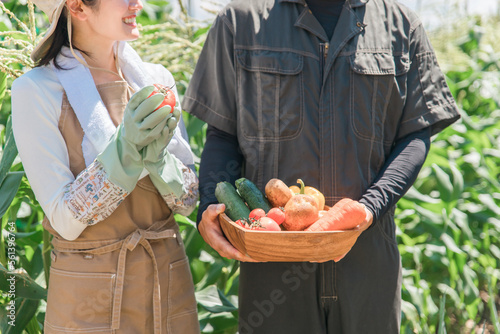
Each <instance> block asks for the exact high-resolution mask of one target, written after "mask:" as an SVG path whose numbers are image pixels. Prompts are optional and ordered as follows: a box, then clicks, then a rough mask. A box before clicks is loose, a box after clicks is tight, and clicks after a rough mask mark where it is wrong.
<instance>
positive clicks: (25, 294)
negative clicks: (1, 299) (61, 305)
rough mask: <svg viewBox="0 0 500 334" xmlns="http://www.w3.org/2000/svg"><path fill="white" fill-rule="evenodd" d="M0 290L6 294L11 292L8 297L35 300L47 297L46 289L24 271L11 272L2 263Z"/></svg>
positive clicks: (0, 266) (0, 267)
mask: <svg viewBox="0 0 500 334" xmlns="http://www.w3.org/2000/svg"><path fill="white" fill-rule="evenodd" d="M11 282H12V283H11ZM14 287H15V289H14ZM0 290H2V291H4V292H5V293H7V295H9V294H12V296H9V297H15V298H28V299H35V300H38V299H46V298H47V289H44V288H42V287H41V286H40V285H38V284H37V283H36V282H35V281H34V280H33V279H32V278H31V277H30V276H29V275H28V274H27V273H26V272H11V271H8V270H7V269H6V268H5V267H4V266H2V265H0Z"/></svg>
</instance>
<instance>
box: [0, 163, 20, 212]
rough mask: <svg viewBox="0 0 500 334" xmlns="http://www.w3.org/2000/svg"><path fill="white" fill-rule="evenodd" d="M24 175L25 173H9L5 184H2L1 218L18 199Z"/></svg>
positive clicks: (0, 199) (0, 190) (0, 189)
mask: <svg viewBox="0 0 500 334" xmlns="http://www.w3.org/2000/svg"><path fill="white" fill-rule="evenodd" d="M23 175H24V172H9V173H7V175H6V177H5V179H4V180H3V182H2V183H0V218H1V217H2V216H3V215H4V214H5V212H6V211H7V209H8V208H9V206H10V203H12V200H13V199H14V198H15V197H16V194H17V190H18V189H19V186H20V185H21V181H22V179H23Z"/></svg>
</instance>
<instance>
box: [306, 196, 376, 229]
mask: <svg viewBox="0 0 500 334" xmlns="http://www.w3.org/2000/svg"><path fill="white" fill-rule="evenodd" d="M365 218H366V212H365V206H364V205H363V204H361V203H359V202H358V201H355V200H352V199H350V198H343V199H341V200H340V201H338V202H337V203H336V204H335V205H334V206H333V207H331V208H330V209H329V210H328V211H327V212H326V213H325V214H324V215H323V216H322V217H321V218H319V219H318V220H316V222H314V224H312V225H311V226H309V227H308V228H307V229H306V231H338V230H350V229H353V228H355V227H356V226H358V225H360V224H361V223H362V222H363V221H364V220H365Z"/></svg>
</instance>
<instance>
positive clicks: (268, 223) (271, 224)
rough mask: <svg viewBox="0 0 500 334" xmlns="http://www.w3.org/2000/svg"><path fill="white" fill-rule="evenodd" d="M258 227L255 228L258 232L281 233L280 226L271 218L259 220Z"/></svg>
mask: <svg viewBox="0 0 500 334" xmlns="http://www.w3.org/2000/svg"><path fill="white" fill-rule="evenodd" d="M259 223H260V226H259V227H258V228H257V229H258V230H265V231H281V228H280V226H279V225H278V223H276V222H275V221H274V220H273V219H272V218H269V217H262V218H260V219H259Z"/></svg>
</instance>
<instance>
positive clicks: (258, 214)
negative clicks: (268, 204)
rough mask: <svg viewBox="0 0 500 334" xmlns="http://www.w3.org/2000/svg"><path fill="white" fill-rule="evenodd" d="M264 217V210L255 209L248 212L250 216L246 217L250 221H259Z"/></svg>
mask: <svg viewBox="0 0 500 334" xmlns="http://www.w3.org/2000/svg"><path fill="white" fill-rule="evenodd" d="M265 216H266V212H265V211H264V209H260V208H256V209H253V210H252V211H250V215H249V216H248V217H249V218H250V220H259V219H260V218H262V217H265Z"/></svg>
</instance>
